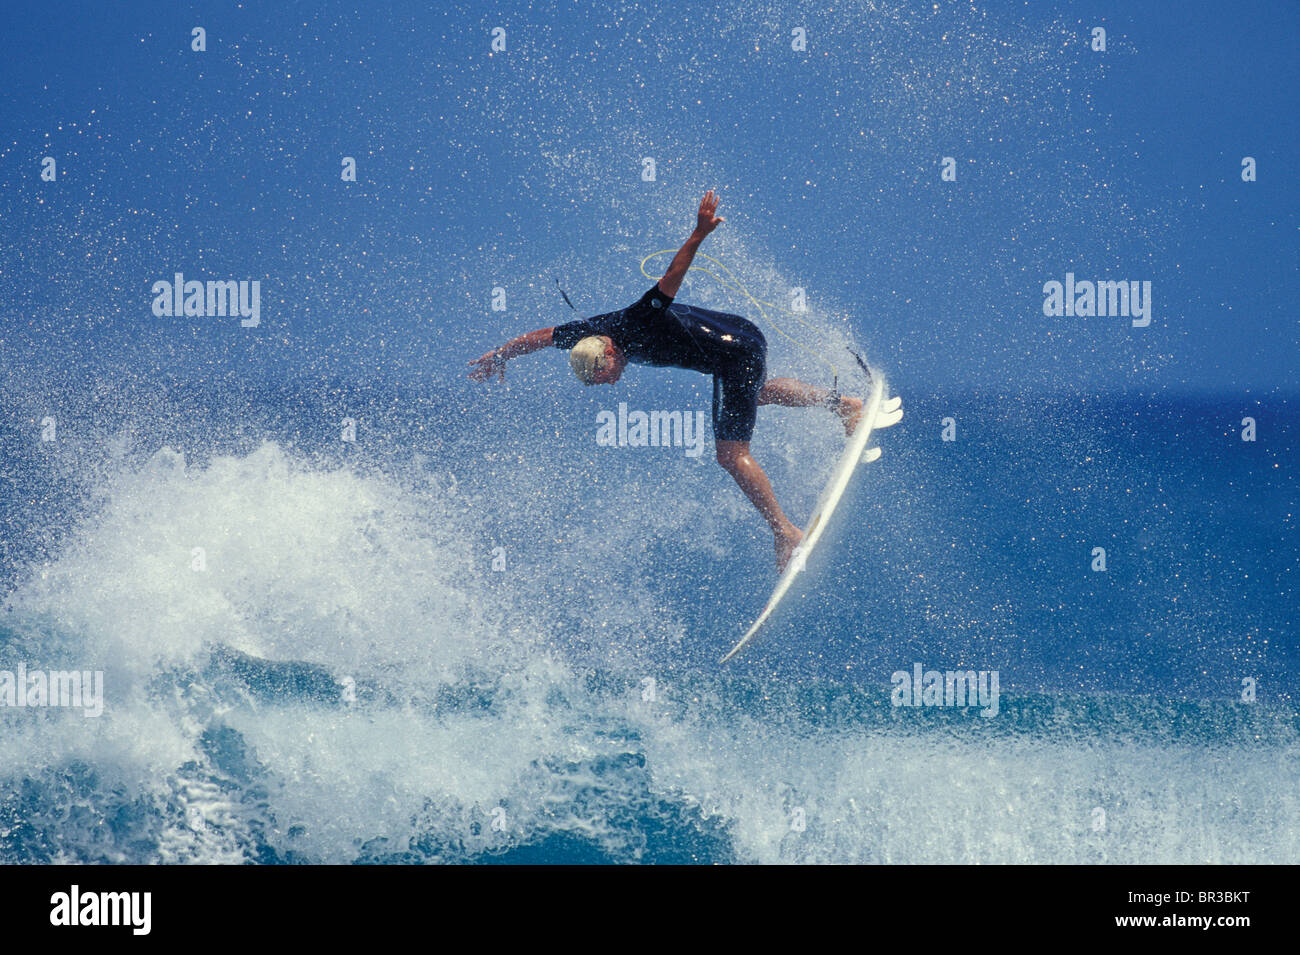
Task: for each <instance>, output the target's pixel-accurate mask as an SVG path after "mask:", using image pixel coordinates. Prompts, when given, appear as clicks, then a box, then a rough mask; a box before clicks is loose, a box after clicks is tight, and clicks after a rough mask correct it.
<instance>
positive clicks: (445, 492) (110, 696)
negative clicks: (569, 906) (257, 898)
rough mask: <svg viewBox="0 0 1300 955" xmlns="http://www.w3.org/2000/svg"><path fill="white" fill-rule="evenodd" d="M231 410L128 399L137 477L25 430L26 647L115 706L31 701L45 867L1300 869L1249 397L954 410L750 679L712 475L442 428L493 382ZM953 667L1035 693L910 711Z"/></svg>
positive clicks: (1279, 467)
mask: <svg viewBox="0 0 1300 955" xmlns="http://www.w3.org/2000/svg"><path fill="white" fill-rule="evenodd" d="M321 394H328V395H329V396H330V399H329V400H328V401H327V402H325V404H324V405H321V404H319V403H318V405H317V409H316V410H311V409H310V405H311V403H312V402H313V401H318V399H319V396H320V395H321ZM207 397H208V400H207V401H206V402H204V401H203V400H202V398H203V396H201V395H200V396H188V398H187V400H185V401H184V402H180V401H176V399H175V398H174V397H173V399H172V402H174V406H169V400H168V398H167V397H166V396H164V395H162V394H158V395H155V396H153V398H152V399H146V398H145V396H142V395H137V396H135V398H136V400H134V401H133V402H131V403H130V406H131V408H132V409H139V408H148V409H149V410H148V417H149V418H150V419H152V420H153V421H154V429H155V431H154V434H157V433H158V432H159V431H161V432H162V433H164V434H165V435H166V437H165V439H164V440H163V442H162V443H163V446H162V447H161V448H156V449H155V447H154V446H155V445H156V444H157V443H159V440H160V439H159V438H157V437H154V436H153V435H150V437H148V438H142V437H140V432H139V430H138V428H139V426H140V423H141V422H140V421H139V414H140V413H139V412H138V411H137V410H130V411H127V412H125V413H123V412H121V411H120V410H118V411H114V410H112V409H110V408H107V407H104V406H98V407H96V408H93V409H92V408H87V409H86V413H87V415H88V416H89V417H88V418H87V422H89V421H90V420H99V421H100V422H101V423H102V424H103V425H104V426H105V428H106V429H107V430H112V431H114V432H115V433H117V434H118V435H119V436H120V440H119V443H118V444H116V445H115V446H114V454H113V456H112V458H111V460H106V459H98V460H95V461H93V465H94V466H93V467H92V466H91V463H92V462H90V461H88V460H87V459H86V458H85V457H84V453H85V451H86V450H87V449H86V448H78V447H77V446H76V442H75V440H72V439H65V443H64V444H62V445H60V446H59V447H58V448H57V449H49V448H47V447H43V446H42V445H41V444H40V443H39V442H33V441H31V440H27V439H26V438H25V437H24V436H23V435H21V434H19V433H16V432H15V431H14V430H11V429H6V431H5V433H4V451H5V460H6V462H7V468H8V471H9V474H10V475H11V476H14V477H16V478H17V479H18V480H17V483H16V493H11V494H10V495H7V496H6V499H5V509H4V515H5V526H6V535H5V539H6V541H8V542H12V543H11V547H10V549H9V552H8V553H7V555H6V556H7V560H8V565H7V568H6V580H7V594H6V598H5V607H4V617H3V629H0V634H2V638H0V669H9V670H14V669H15V668H16V666H17V664H18V663H20V662H25V664H26V666H27V667H28V668H29V669H38V668H43V669H45V670H59V669H74V668H75V669H79V670H91V671H94V670H102V671H103V673H104V700H105V704H104V712H103V714H102V715H101V716H98V717H86V716H83V715H82V713H81V711H80V710H75V709H62V710H60V709H54V708H47V709H43V710H40V709H33V708H27V709H0V720H3V721H4V733H3V736H2V737H0V740H2V743H0V745H2V747H3V750H2V752H0V756H2V759H0V766H3V772H4V777H5V778H4V786H3V790H2V792H3V797H2V799H0V858H2V859H3V860H4V861H5V862H50V861H58V862H69V861H76V862H328V863H353V862H430V863H433V862H535V861H548V862H981V863H989V862H1098V863H1137V862H1189V863H1191V862H1249V861H1292V862H1294V861H1296V859H1297V858H1298V857H1300V846H1298V844H1297V839H1298V835H1297V833H1298V832H1300V828H1298V827H1297V821H1298V820H1300V794H1298V793H1297V790H1296V788H1295V786H1294V785H1293V782H1294V780H1295V777H1296V771H1297V760H1300V739H1298V738H1297V732H1298V731H1300V713H1297V708H1296V702H1295V699H1294V696H1293V692H1292V691H1293V689H1294V687H1295V686H1296V677H1297V667H1298V664H1300V661H1298V660H1297V655H1296V652H1295V649H1294V645H1293V641H1291V640H1290V639H1289V635H1290V633H1291V629H1290V628H1291V627H1292V626H1293V624H1292V619H1291V612H1292V611H1293V609H1294V601H1293V600H1292V596H1291V591H1290V587H1291V575H1292V574H1293V573H1294V567H1295V556H1296V555H1295V535H1294V531H1293V529H1292V524H1291V522H1292V521H1293V519H1294V518H1293V501H1292V498H1291V491H1292V482H1291V480H1290V478H1289V477H1287V476H1286V475H1285V471H1284V468H1285V461H1284V460H1282V459H1281V458H1280V456H1279V455H1278V454H1277V452H1276V447H1277V446H1276V445H1274V444H1273V443H1272V441H1271V440H1270V441H1268V442H1260V443H1257V444H1256V445H1253V446H1252V445H1248V444H1246V443H1244V442H1241V441H1240V439H1239V438H1238V437H1237V435H1236V432H1235V430H1234V425H1233V421H1232V418H1234V417H1235V416H1237V415H1238V414H1240V409H1237V408H1234V409H1231V411H1229V410H1228V409H1224V408H1222V407H1220V406H1218V405H1214V406H1208V407H1207V406H1204V405H1196V404H1183V405H1171V404H1168V403H1161V402H1158V401H1142V400H1138V399H1130V400H1129V401H1127V402H1109V403H1108V402H1098V401H1093V402H1086V403H1082V404H1078V405H1059V406H1056V407H1053V408H1052V409H1051V412H1052V413H1050V414H1044V413H1043V408H1042V406H1041V404H1036V406H1035V408H1034V409H1033V413H1030V410H1029V409H1027V408H1025V407H1017V406H1016V404H1015V403H1014V402H1010V403H1008V402H1005V401H999V400H996V399H992V398H990V399H983V400H970V401H968V402H966V403H965V404H954V403H951V402H945V401H943V400H941V399H934V398H930V399H918V400H916V401H915V402H913V403H912V404H911V406H910V409H909V410H910V413H911V417H909V418H905V419H904V421H905V424H900V425H899V426H897V427H896V428H894V429H892V431H891V432H884V433H882V439H881V440H882V446H884V447H885V448H886V455H885V457H884V458H882V461H881V463H880V464H879V465H873V466H872V467H869V468H864V469H863V472H862V473H861V474H860V475H859V479H858V480H857V481H856V483H855V485H854V487H853V488H852V489H851V491H850V492H849V494H848V495H847V496H846V498H845V501H844V506H843V508H842V510H841V511H840V512H838V514H837V518H838V519H837V521H836V524H835V525H834V527H833V529H832V531H831V536H830V537H829V539H828V540H827V542H826V545H825V546H824V548H822V549H819V551H820V552H819V553H818V554H817V555H815V557H814V560H813V561H812V562H811V566H810V568H809V572H808V573H807V574H806V575H805V578H804V580H803V583H802V584H801V585H800V587H799V588H798V589H797V591H796V594H795V595H794V596H792V597H791V599H790V600H789V603H788V605H787V606H786V608H785V609H784V610H783V611H782V612H781V614H780V616H779V617H778V619H777V620H776V622H775V623H774V625H773V626H772V628H771V630H770V631H769V632H768V633H767V634H766V636H765V637H764V638H763V639H761V640H760V641H759V642H758V644H757V645H756V646H755V647H754V648H753V649H752V650H751V651H750V652H749V653H747V654H746V655H745V656H744V657H742V658H741V659H740V661H738V662H736V663H733V664H730V665H728V666H726V667H720V666H719V665H718V664H717V663H716V659H717V657H718V656H719V655H720V654H721V653H722V652H723V651H725V649H726V648H728V647H729V646H730V644H731V643H732V642H733V641H734V640H735V639H736V638H737V636H738V635H739V633H740V631H741V630H742V629H743V627H744V625H745V624H746V623H747V622H748V620H749V619H752V617H753V616H754V615H755V614H756V613H757V611H758V610H759V609H760V608H761V605H762V601H763V600H764V599H765V596H766V592H767V589H768V588H769V587H770V585H771V583H772V578H773V576H774V575H773V573H772V571H771V569H770V566H769V557H770V555H769V549H770V542H769V541H768V540H766V539H764V534H763V533H760V528H759V527H758V526H756V525H757V521H756V519H754V518H752V516H751V515H749V514H748V513H746V511H745V509H744V508H742V507H740V506H739V504H737V503H736V502H735V501H734V497H735V495H729V494H728V493H727V491H728V489H727V487H726V482H725V480H723V479H724V478H725V475H723V474H722V473H721V471H720V469H717V468H716V465H713V464H712V462H711V461H709V460H707V459H705V460H704V461H697V460H693V459H691V458H689V457H688V456H686V455H685V454H684V453H682V451H681V449H668V448H663V449H655V448H624V449H618V448H597V447H596V446H595V444H594V440H593V438H592V434H593V428H592V427H591V426H588V427H586V428H585V429H584V428H582V427H581V426H580V427H579V428H577V429H575V430H576V431H578V432H579V436H578V437H575V436H572V435H570V436H564V435H561V436H560V437H558V438H555V439H553V440H551V441H549V442H548V441H545V440H541V438H540V436H538V437H530V438H529V439H517V440H516V442H515V443H514V446H513V447H512V449H511V450H510V451H509V452H504V451H503V450H502V449H503V448H504V447H508V446H509V443H508V442H506V441H505V440H504V438H503V437H501V436H499V435H494V434H491V433H488V432H485V431H484V430H483V429H481V428H479V427H478V426H473V427H464V426H462V427H461V428H460V429H459V431H456V430H454V425H451V423H450V421H448V420H447V418H444V419H443V420H442V421H441V422H439V421H438V420H437V419H436V418H434V417H425V415H424V412H425V411H428V412H429V413H430V414H431V415H436V414H438V411H437V409H438V408H442V409H445V408H446V407H447V405H448V404H449V403H450V402H451V401H452V399H451V397H450V396H444V397H442V398H440V399H437V400H430V399H428V398H427V397H421V396H414V395H409V394H407V395H403V394H399V393H396V392H392V391H389V390H385V389H360V390H358V389H353V390H351V391H349V390H347V389H343V388H341V387H324V388H321V389H313V390H312V391H311V392H310V393H295V392H291V391H289V390H288V389H279V390H276V391H274V392H271V391H268V392H266V393H263V394H260V395H256V396H253V397H252V398H251V399H248V398H246V399H245V400H244V401H242V402H239V401H238V399H236V398H235V397H233V396H230V395H225V396H221V397H220V399H218V398H217V397H216V396H211V395H210V396H207ZM331 404H333V405H334V407H330V405H331ZM236 406H238V410H237V411H233V412H232V410H231V409H233V408H235V407H236ZM343 406H347V407H350V408H353V409H357V413H358V415H359V417H361V418H362V420H364V421H368V422H371V424H370V425H369V426H367V427H363V428H362V429H361V430H360V433H359V434H358V440H357V441H356V442H355V443H354V444H351V445H349V444H347V443H341V442H339V441H338V440H337V439H336V438H335V436H334V435H333V434H332V433H331V432H332V431H333V430H334V428H335V425H336V423H337V420H338V416H337V413H336V409H337V408H339V407H343ZM223 408H224V409H227V410H226V412H225V413H226V414H232V415H233V416H232V418H231V419H229V420H228V421H227V424H228V426H229V430H228V432H227V433H226V434H224V435H222V436H221V437H220V438H213V436H212V435H211V434H209V435H208V438H207V440H206V442H205V440H204V439H203V437H202V434H203V433H204V432H207V430H208V428H209V423H210V422H211V421H214V420H219V419H221V417H222V415H223V412H222V410H221V409H223ZM6 410H7V411H9V412H11V413H10V414H9V415H6V420H9V421H14V420H22V414H21V412H19V410H18V409H15V408H8V409H6ZM173 412H174V413H173ZM444 413H445V411H444ZM770 413H776V414H783V415H785V416H786V423H789V419H790V418H792V417H793V416H794V415H795V414H796V412H793V411H790V410H789V409H780V410H779V411H775V412H772V411H768V410H765V411H764V415H765V416H766V415H768V414H770ZM822 414H824V413H822ZM947 415H952V416H953V417H955V419H956V420H957V421H958V422H961V423H963V425H964V430H959V432H958V438H957V440H956V441H954V442H943V441H942V440H941V438H940V430H941V429H940V424H939V422H940V420H941V418H942V417H945V416H947ZM1256 415H1257V416H1258V418H1259V419H1260V420H1261V421H1268V422H1271V425H1270V429H1272V428H1276V429H1277V431H1276V432H1274V433H1276V434H1277V435H1278V438H1277V441H1278V442H1279V443H1282V442H1285V441H1289V440H1292V439H1293V436H1294V434H1295V428H1296V425H1297V415H1296V409H1295V408H1294V407H1285V406H1265V407H1261V408H1259V409H1258V410H1257V411H1256ZM825 418H826V420H825V421H823V422H822V423H823V424H825V425H826V429H825V434H821V435H819V437H820V438H822V439H824V440H826V441H827V442H829V443H832V444H833V443H834V440H835V438H834V430H833V428H832V427H831V422H830V421H829V415H826V416H825ZM503 420H504V421H505V422H506V424H505V425H504V426H505V427H509V428H512V427H514V426H515V425H516V424H518V425H519V428H520V430H521V431H522V432H524V433H525V434H527V433H528V432H530V431H536V430H537V425H536V424H533V425H529V424H527V423H526V422H522V421H519V420H515V419H512V418H511V417H510V416H506V417H505V418H504V419H503ZM290 422H292V423H290ZM438 423H441V424H447V425H448V427H447V428H445V429H442V428H439V427H433V425H434V424H438ZM65 427H70V426H65ZM780 427H781V422H774V423H773V425H772V429H773V430H776V431H779V430H780ZM805 427H808V426H806V425H805V426H802V427H798V426H796V427H795V428H794V431H793V433H792V436H791V437H790V438H789V440H790V441H791V442H792V444H794V445H802V444H806V442H807V440H808V439H807V438H806V437H805V436H804V435H802V434H800V433H799V431H800V430H802V429H803V428H805ZM959 427H962V425H959ZM808 430H814V431H815V430H816V429H815V428H808ZM434 433H437V436H436V437H435V436H434ZM132 435H134V437H132ZM583 437H585V439H586V440H585V441H583V440H581V438H583ZM105 443H106V442H104V443H102V442H98V441H97V442H96V443H95V445H94V446H95V447H102V446H103V445H104V444H105ZM765 444H766V442H765ZM773 444H774V446H773V447H772V448H769V449H768V450H769V451H771V452H774V453H772V454H770V455H769V457H771V458H773V459H774V462H773V463H774V465H775V463H776V461H778V460H779V458H780V455H779V454H778V453H775V452H779V451H780V450H781V448H780V445H779V442H773ZM524 446H526V447H527V452H526V453H525V452H524V450H523V447H524ZM1283 446H1285V445H1284V444H1283ZM756 451H757V453H760V454H761V451H762V449H761V448H760V445H759V443H758V442H756ZM602 452H603V454H602ZM791 453H793V452H791ZM828 466H829V461H828V460H824V461H822V462H821V467H822V469H823V471H824V470H826V469H827V468H828ZM772 470H773V472H774V474H776V475H777V477H776V480H777V483H778V488H781V487H782V481H781V478H780V474H781V471H782V468H780V467H777V466H774V467H773V468H772ZM714 471H718V473H717V474H716V475H715V474H714V473H713V472H714ZM1021 472H1023V473H1026V474H1032V475H1033V478H1034V479H1033V480H1032V481H1015V480H1011V479H1009V478H1008V475H1009V474H1014V473H1021ZM76 478H81V480H80V481H77V480H75V479H76ZM815 478H816V475H812V476H810V477H809V478H808V480H807V481H806V482H805V485H804V486H803V487H802V488H801V489H800V490H801V491H802V492H803V497H804V499H805V502H806V498H807V496H808V495H809V494H811V493H815V490H816V484H817V483H818V482H817V480H816V479H815ZM701 488H704V489H705V491H704V492H701V490H700V489H701ZM795 497H798V495H795ZM668 502H674V503H673V506H672V507H669V506H667V503H668ZM806 506H807V504H806V503H805V507H806ZM791 507H792V509H793V510H794V511H795V512H796V513H798V505H797V504H792V505H791ZM610 511H613V512H616V513H617V514H618V517H617V519H608V518H605V519H602V516H601V515H602V514H607V513H609V512H610ZM803 513H805V514H806V510H805V511H804V512H803ZM1094 544H1096V545H1100V546H1105V547H1106V548H1107V551H1108V555H1109V558H1108V559H1109V563H1108V569H1107V570H1106V571H1105V572H1104V573H1103V572H1094V571H1091V570H1090V569H1089V567H1090V563H1091V555H1090V552H1091V547H1092V546H1093V545H1094ZM195 547H201V548H203V550H204V554H205V559H206V567H205V569H202V570H196V569H194V566H193V553H192V551H193V548H195ZM498 547H500V548H504V550H503V551H495V550H494V548H498ZM501 557H504V565H502V564H501V562H500V560H499V558H501ZM494 559H497V567H498V568H499V569H493V564H494ZM918 662H919V663H921V664H923V665H924V666H925V667H926V668H927V669H930V668H934V669H939V670H947V669H967V668H969V669H975V670H997V671H998V673H999V677H1000V701H999V707H998V712H997V714H996V715H995V716H993V717H982V716H980V715H979V712H980V711H979V709H978V708H952V709H948V708H935V707H920V708H911V707H896V706H893V705H891V700H890V693H891V690H892V689H893V686H892V683H891V674H892V673H894V672H895V671H898V670H907V671H910V670H911V668H912V666H913V664H914V663H918ZM1244 678H1250V679H1253V680H1254V681H1256V684H1257V687H1258V690H1257V699H1256V700H1255V701H1254V702H1251V703H1245V702H1242V700H1241V691H1242V680H1243V679H1244ZM1099 811H1100V812H1101V813H1104V815H1103V816H1099V815H1098V812H1099ZM1099 822H1100V823H1101V824H1100V825H1098V823H1099Z"/></svg>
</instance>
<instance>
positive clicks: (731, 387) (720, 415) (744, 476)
mask: <svg viewBox="0 0 1300 955" xmlns="http://www.w3.org/2000/svg"><path fill="white" fill-rule="evenodd" d="M763 368H764V362H763V354H762V350H761V349H758V350H756V351H755V353H754V354H753V355H752V356H750V357H749V359H748V360H745V361H742V362H738V363H737V364H736V365H734V366H733V367H731V368H729V369H727V371H726V374H725V375H716V376H714V379H713V443H714V444H715V445H716V446H717V450H718V455H717V457H718V464H720V465H722V467H723V469H724V470H725V471H726V472H727V473H728V474H730V475H731V476H732V477H733V478H734V479H735V481H736V483H737V484H738V485H740V489H741V490H742V491H744V492H745V496H746V497H747V498H749V500H750V502H751V503H752V504H753V505H754V507H756V508H758V513H760V514H762V515H763V520H765V521H767V523H768V526H769V527H771V528H772V533H773V534H774V535H775V536H776V565H777V569H778V570H783V569H785V564H786V561H788V560H789V559H790V553H791V552H792V551H793V550H794V549H795V546H796V545H798V543H799V541H800V540H802V539H803V532H802V531H800V530H799V528H797V527H795V526H794V524H792V523H790V520H789V518H787V517H786V516H785V512H784V511H782V510H781V505H780V504H778V503H777V502H776V495H775V494H774V493H773V492H772V484H771V482H770V481H768V479H767V475H766V474H764V473H763V469H762V468H761V467H759V466H758V462H757V461H755V460H754V458H753V456H752V455H751V454H750V453H749V439H750V437H751V436H752V435H753V434H754V423H755V422H756V421H757V420H758V391H759V387H760V386H761V384H762V382H763Z"/></svg>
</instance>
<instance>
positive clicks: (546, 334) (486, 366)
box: [469, 328, 555, 381]
mask: <svg viewBox="0 0 1300 955" xmlns="http://www.w3.org/2000/svg"><path fill="white" fill-rule="evenodd" d="M553 331H555V329H554V328H539V329H537V331H535V332H528V333H527V334H526V335H520V336H518V337H516V338H512V339H510V341H508V342H506V343H505V344H504V345H502V346H501V347H500V348H494V349H492V351H490V352H488V353H487V354H486V355H483V356H482V357H481V358H475V359H474V360H473V361H471V362H470V364H471V365H474V366H475V367H474V370H473V371H471V372H470V373H469V376H470V377H471V378H473V379H474V380H475V381H487V380H488V379H489V378H491V377H492V376H493V375H500V376H501V380H502V381H505V380H506V362H507V361H509V360H510V359H511V358H518V357H519V356H520V355H527V354H529V353H530V352H535V351H540V350H541V349H543V348H550V347H551V345H552V344H553V343H552V341H551V332H553Z"/></svg>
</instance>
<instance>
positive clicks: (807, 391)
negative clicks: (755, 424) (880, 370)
mask: <svg viewBox="0 0 1300 955" xmlns="http://www.w3.org/2000/svg"><path fill="white" fill-rule="evenodd" d="M758 403H759V404H760V405H782V406H784V407H786V408H813V407H824V408H831V409H832V410H833V411H834V412H835V413H836V414H838V415H839V416H840V420H841V421H843V422H844V433H845V434H852V433H853V429H854V428H856V427H857V426H858V422H859V421H861V420H862V408H863V405H862V399H861V398H851V397H849V396H848V395H841V396H839V397H838V400H836V397H835V396H834V395H832V394H831V392H829V391H828V390H826V389H825V388H818V387H817V386H816V385H810V384H807V383H806V382H802V381H799V380H798V379H797V378H773V379H771V380H770V381H768V382H767V383H766V384H764V385H763V387H762V388H761V389H760V390H759V392H758Z"/></svg>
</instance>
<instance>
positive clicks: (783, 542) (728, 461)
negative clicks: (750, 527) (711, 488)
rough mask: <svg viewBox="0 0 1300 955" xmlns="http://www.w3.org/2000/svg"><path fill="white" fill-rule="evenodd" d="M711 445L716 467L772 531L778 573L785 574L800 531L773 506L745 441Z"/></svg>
mask: <svg viewBox="0 0 1300 955" xmlns="http://www.w3.org/2000/svg"><path fill="white" fill-rule="evenodd" d="M714 443H715V444H716V445H717V447H718V463H719V464H720V465H722V467H723V469H724V470H725V471H726V472H727V473H728V474H730V475H731V476H732V477H733V478H734V479H735V481H736V483H737V484H738V485H740V489H741V490H742V491H744V492H745V496H746V497H747V498H749V500H750V502H751V503H752V504H753V505H754V507H756V508H758V513H760V514H762V515H763V519H764V520H765V521H767V523H768V526H769V527H771V528H772V533H773V534H774V535H775V536H776V566H777V570H778V571H780V570H784V569H785V564H786V561H788V560H789V559H790V554H791V552H792V551H793V550H794V549H795V547H796V546H797V545H798V544H799V541H801V540H803V531H801V530H799V528H797V527H795V526H794V525H793V524H792V523H790V519H789V518H787V517H786V516H785V512H784V511H783V510H781V505H780V504H778V503H777V502H776V494H774V493H773V491H772V483H771V482H770V481H768V479H767V475H766V474H764V473H763V469H762V468H761V467H759V466H758V462H757V461H755V460H754V458H753V456H752V455H751V454H750V453H749V442H748V441H726V440H723V439H721V438H718V439H715V441H714Z"/></svg>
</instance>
